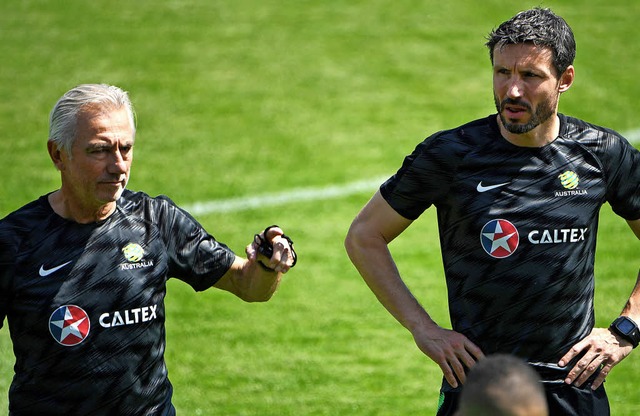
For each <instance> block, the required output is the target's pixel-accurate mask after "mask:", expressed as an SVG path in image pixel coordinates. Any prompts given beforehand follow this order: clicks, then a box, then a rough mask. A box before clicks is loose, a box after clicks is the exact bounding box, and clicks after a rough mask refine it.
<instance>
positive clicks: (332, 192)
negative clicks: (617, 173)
mask: <svg viewBox="0 0 640 416" xmlns="http://www.w3.org/2000/svg"><path fill="white" fill-rule="evenodd" d="M623 136H624V137H626V138H627V139H628V140H629V141H630V142H631V143H639V142H640V129H636V130H631V131H628V132H626V133H625V134H623ZM387 178H388V176H387V177H381V178H373V179H365V180H361V181H356V182H348V183H345V184H342V185H329V186H323V187H314V188H311V187H310V188H296V189H292V190H290V191H284V192H278V193H270V194H260V195H255V196H246V197H237V198H229V199H219V200H213V201H202V202H195V203H193V204H191V205H184V209H186V210H187V211H188V212H190V213H191V214H193V215H205V214H213V213H220V212H238V211H245V210H249V209H254V208H261V207H266V206H277V205H284V204H287V203H291V202H303V201H307V202H308V201H325V200H328V199H336V198H341V197H344V196H349V195H355V194H359V193H363V192H373V191H375V190H376V189H377V188H378V187H379V186H380V185H381V184H382V182H384V181H385V180H386V179H387Z"/></svg>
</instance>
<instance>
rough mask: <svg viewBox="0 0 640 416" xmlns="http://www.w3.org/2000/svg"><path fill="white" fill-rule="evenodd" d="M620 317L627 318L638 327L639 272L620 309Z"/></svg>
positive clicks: (639, 308) (639, 314)
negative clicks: (624, 303)
mask: <svg viewBox="0 0 640 416" xmlns="http://www.w3.org/2000/svg"><path fill="white" fill-rule="evenodd" d="M621 315H625V316H628V317H629V318H631V319H633V320H634V321H635V322H636V323H637V324H639V325H640V272H639V273H638V277H637V278H636V284H635V286H634V287H633V290H632V291H631V295H630V296H629V299H628V300H627V303H626V305H625V306H624V308H623V309H622V313H621Z"/></svg>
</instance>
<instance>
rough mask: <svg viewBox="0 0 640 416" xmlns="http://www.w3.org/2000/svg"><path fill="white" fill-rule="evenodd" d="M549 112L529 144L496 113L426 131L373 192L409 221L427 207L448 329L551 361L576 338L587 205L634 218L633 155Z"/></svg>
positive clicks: (588, 261)
mask: <svg viewBox="0 0 640 416" xmlns="http://www.w3.org/2000/svg"><path fill="white" fill-rule="evenodd" d="M559 117H560V122H561V127H560V134H559V137H557V138H556V139H555V140H554V141H553V142H552V143H550V144H548V145H546V146H544V147H541V148H525V147H518V146H515V145H513V144H511V143H509V142H508V141H507V140H505V139H504V138H502V136H501V134H500V132H499V128H498V125H497V120H496V115H492V116H490V117H487V118H485V119H481V120H477V121H474V122H471V123H469V124H466V125H463V126H461V127H459V128H456V129H453V130H448V131H442V132H439V133H436V134H434V135H432V136H431V137H429V138H427V139H426V140H425V141H424V142H422V143H421V144H419V145H418V146H417V147H416V149H415V150H414V152H413V153H412V154H411V155H409V156H407V157H406V158H405V161H404V163H403V165H402V167H401V168H400V169H399V170H398V172H397V173H396V174H395V175H394V176H392V177H391V178H390V179H388V180H387V181H386V182H385V183H384V184H383V185H382V186H381V189H380V191H381V194H382V196H383V197H384V198H385V200H386V201H387V202H388V203H389V204H390V205H391V207H392V208H393V209H394V210H395V211H396V212H398V213H399V214H400V215H402V216H403V217H405V218H408V219H411V220H414V219H416V218H418V217H419V216H420V215H421V213H422V212H423V211H424V210H425V209H427V208H428V207H430V206H432V205H433V206H435V208H436V210H437V218H438V232H439V238H440V246H441V252H442V258H443V264H444V271H445V277H446V283H447V290H448V300H449V313H450V317H451V323H452V326H453V329H454V330H456V331H459V332H461V333H463V334H464V335H466V336H467V337H468V338H469V339H471V340H472V341H473V342H474V343H476V345H478V346H479V347H480V348H481V349H482V350H483V352H484V353H485V354H489V353H497V352H503V353H511V354H515V355H518V356H520V357H523V358H524V359H527V360H529V361H531V362H543V363H545V362H546V363H556V362H557V361H558V360H559V359H560V357H562V356H563V355H564V354H565V353H566V352H567V351H568V349H569V348H570V347H571V346H573V345H574V344H575V343H576V342H578V341H579V340H580V339H582V338H584V337H585V336H586V335H588V334H589V333H590V331H591V329H592V327H593V325H594V311H593V298H594V255H595V245H596V232H597V228H598V213H599V210H600V208H601V206H602V205H603V204H604V203H605V202H608V203H609V204H610V205H611V207H612V208H613V210H614V211H615V212H616V213H617V214H618V215H620V216H621V217H623V218H625V219H627V220H636V219H638V218H640V191H639V187H640V169H639V166H640V152H638V150H636V149H635V148H634V147H633V146H631V145H630V144H629V143H628V142H627V141H626V140H625V139H624V138H622V137H621V136H620V135H618V134H617V133H615V132H613V131H611V130H608V129H604V128H601V127H597V126H594V125H591V124H588V123H585V122H583V121H581V120H578V119H575V118H570V117H567V116H564V115H559ZM427 238H428V237H427ZM425 240H426V241H431V239H425Z"/></svg>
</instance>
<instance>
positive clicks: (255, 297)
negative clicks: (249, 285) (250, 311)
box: [240, 292, 273, 303]
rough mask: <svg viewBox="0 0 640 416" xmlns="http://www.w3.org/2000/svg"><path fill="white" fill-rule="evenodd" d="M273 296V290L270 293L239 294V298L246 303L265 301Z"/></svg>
mask: <svg viewBox="0 0 640 416" xmlns="http://www.w3.org/2000/svg"><path fill="white" fill-rule="evenodd" d="M272 297H273V292H270V293H259V294H253V293H252V294H245V295H243V296H240V299H242V300H243V301H245V302H247V303H261V302H267V301H269V300H270V299H271V298H272Z"/></svg>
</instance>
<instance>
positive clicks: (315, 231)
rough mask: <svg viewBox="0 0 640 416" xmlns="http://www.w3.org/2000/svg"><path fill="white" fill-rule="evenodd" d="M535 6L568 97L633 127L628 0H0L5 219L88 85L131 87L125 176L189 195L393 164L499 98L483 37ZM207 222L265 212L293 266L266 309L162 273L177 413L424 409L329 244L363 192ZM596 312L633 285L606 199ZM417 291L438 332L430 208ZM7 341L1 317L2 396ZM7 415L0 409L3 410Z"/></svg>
mask: <svg viewBox="0 0 640 416" xmlns="http://www.w3.org/2000/svg"><path fill="white" fill-rule="evenodd" d="M537 5H542V6H546V7H551V8H553V9H554V10H555V11H556V12H558V13H559V14H560V15H562V16H563V17H565V19H566V20H567V21H568V22H569V24H570V25H571V26H572V28H573V29H574V32H575V35H576V39H577V44H578V55H577V59H576V74H577V78H576V83H575V84H574V85H573V87H572V88H571V90H570V91H569V92H568V93H566V94H565V95H563V97H562V99H561V107H560V109H561V111H562V112H564V113H567V114H571V115H574V116H577V117H581V118H584V119H586V120H587V121H590V122H593V123H596V124H601V125H605V126H607V127H611V128H614V129H616V130H618V131H621V132H631V131H637V129H638V128H640V122H638V120H637V117H636V114H637V113H638V103H637V97H638V96H640V85H639V83H638V82H637V76H636V72H637V67H638V62H640V46H638V44H637V42H636V39H637V18H638V16H639V15H640V4H637V3H635V2H628V1H625V0H608V1H604V0H591V1H589V2H583V3H581V4H576V3H575V2H573V1H571V0H557V1H544V2H540V1H522V2H518V4H517V5H516V4H513V3H507V2H504V1H498V0H490V1H484V2H481V3H480V2H474V1H471V0H466V1H457V2H436V1H433V0H424V1H415V0H405V1H401V2H392V1H383V0H367V1H365V0H354V1H349V2H343V1H337V0H323V1H314V0H299V1H293V0H235V1H233V2H228V1H227V2H225V1H204V0H183V1H149V0H141V1H136V2H129V1H124V0H115V1H105V0H96V1H92V2H86V1H80V0H71V1H65V2H49V1H44V0H39V1H38V0H35V1H26V0H25V1H18V0H5V1H3V2H2V3H0V40H1V41H0V56H2V65H0V97H2V100H0V143H2V146H3V150H4V151H3V152H0V166H1V172H2V180H1V181H0V217H3V216H5V215H6V214H8V213H9V212H11V211H13V210H15V209H17V208H18V207H20V206H21V205H23V204H25V203H27V202H29V201H31V200H33V199H35V198H36V197H38V196H39V195H41V194H44V193H46V192H49V191H51V190H54V189H56V188H57V187H58V183H59V176H58V173H57V172H56V171H55V170H54V168H53V166H52V165H51V162H50V161H49V160H48V157H47V154H46V138H47V133H48V132H47V128H48V126H47V124H48V123H47V117H48V113H49V111H50V109H51V107H52V106H53V104H54V103H55V101H56V100H57V99H58V98H59V96H60V95H61V94H63V93H64V92H65V91H67V90H68V89H70V88H71V87H73V86H75V85H77V84H79V83H85V82H105V83H110V84H115V85H118V86H120V87H122V88H124V89H125V90H128V91H130V94H131V97H132V100H133V102H134V105H135V106H136V109H137V114H138V138H137V142H136V150H135V152H136V155H135V163H134V166H133V171H132V179H131V181H130V184H129V187H130V188H131V189H134V190H143V191H145V192H147V193H149V194H151V195H157V194H161V193H162V194H166V195H168V196H170V197H171V198H172V199H174V200H175V201H176V202H177V203H179V204H181V205H189V204H193V203H195V202H197V201H207V200H217V199H226V198H232V197H245V196H252V195H265V194H273V193H278V192H282V191H287V190H290V189H296V188H301V187H313V188H316V187H324V186H329V185H340V184H345V183H350V182H353V181H359V180H368V179H371V178H376V177H381V176H388V175H391V174H392V173H393V172H394V171H395V170H396V169H397V168H398V167H399V165H400V163H401V162H402V158H403V157H404V156H405V155H406V154H407V153H409V152H410V151H411V150H412V149H413V147H414V146H415V145H416V144H417V143H418V142H419V141H421V140H422V139H423V138H424V137H425V136H427V135H428V134H430V133H432V132H434V131H436V130H439V129H444V128H450V127H454V126H456V125H459V124H461V123H463V122H465V121H468V120H471V119H475V118H479V117H483V116H485V115H487V114H489V113H491V112H493V111H494V108H493V104H492V96H491V70H490V66H489V60H488V55H487V51H486V48H485V47H484V37H485V36H486V34H487V33H488V32H489V30H490V29H492V28H493V27H494V26H496V25H498V24H499V23H500V22H502V21H504V20H505V19H507V18H509V17H511V16H512V15H513V14H514V13H516V12H517V11H519V10H522V9H525V8H528V7H533V6H537ZM374 190H375V189H374V188H372V189H371V190H370V192H363V193H358V194H354V195H350V196H345V197H343V198H340V199H333V200H326V201H313V202H298V203H289V204H286V205H282V206H276V207H273V206H269V207H265V208H264V209H253V210H244V211H243V210H239V211H234V212H225V213H210V214H202V215H198V219H199V220H200V221H201V222H202V223H203V224H204V225H205V227H206V228H207V229H208V230H209V231H210V232H211V233H212V234H214V235H215V236H216V237H217V238H218V239H220V240H222V241H224V242H226V243H228V244H229V245H230V246H231V247H232V248H234V249H235V250H236V251H237V252H238V253H242V251H243V248H244V246H245V245H246V244H247V243H248V242H249V241H250V239H251V236H252V234H253V233H254V232H256V231H258V230H260V229H262V228H264V227H265V226H266V225H269V224H272V223H278V224H280V225H282V226H283V228H285V230H286V231H287V233H288V234H290V235H291V236H292V237H293V238H294V239H295V241H296V249H297V251H298V253H299V254H300V263H299V266H298V267H297V268H296V269H295V270H293V271H292V272H291V273H290V274H288V275H287V276H286V277H285V281H284V283H283V285H282V287H281V289H280V290H279V292H278V293H277V294H276V296H275V297H274V298H273V299H272V301H270V302H268V303H266V304H256V305H254V304H244V303H242V302H241V301H239V300H237V299H236V298H234V297H233V296H231V295H229V294H227V293H222V292H219V291H208V292H205V293H201V294H194V293H193V292H192V291H191V289H190V288H189V287H187V286H186V285H184V284H182V283H180V282H174V281H171V282H170V284H169V290H168V296H167V300H166V303H167V316H168V322H167V329H168V347H167V362H168V367H169V374H170V378H171V380H172V383H173V384H174V387H175V394H174V402H175V404H176V406H177V408H178V411H179V414H182V415H410V414H435V408H436V405H437V397H438V389H439V386H440V378H441V375H440V372H439V369H438V368H437V366H435V365H434V364H433V363H432V362H430V361H429V359H428V358H426V357H425V356H423V355H422V354H420V353H419V351H418V350H417V348H416V347H415V346H414V344H413V341H412V339H411V337H410V335H409V334H408V332H406V331H405V330H404V329H403V328H402V327H400V326H399V325H398V324H397V323H396V322H395V321H393V319H392V318H391V317H390V316H389V315H388V314H387V313H386V312H385V311H384V310H383V308H382V307H381V306H380V305H379V304H378V303H377V301H376V300H375V297H374V296H373V295H372V294H371V293H370V292H369V291H368V289H367V288H366V286H365V285H364V283H363V282H362V281H361V279H360V277H359V276H358V275H357V273H356V272H355V270H354V269H353V267H352V266H351V264H350V263H349V261H348V259H347V257H346V255H345V253H344V250H343V248H342V241H343V239H344V235H345V233H346V230H347V228H348V226H349V224H350V222H351V220H352V218H353V217H354V216H355V214H356V213H357V212H358V210H359V209H360V208H361V207H362V205H364V203H366V201H367V200H368V198H369V197H370V196H371V194H372V193H373V192H374ZM600 226H601V227H600V228H601V232H600V237H599V240H600V241H599V245H598V251H599V253H598V261H597V265H596V266H597V276H598V280H597V298H596V311H597V320H598V325H601V326H606V325H608V324H609V322H610V321H611V320H612V319H613V318H614V317H616V316H617V315H618V313H619V311H620V309H621V308H622V306H623V304H624V302H625V300H626V299H627V296H628V294H629V292H630V291H631V288H632V286H633V283H634V280H635V275H636V273H637V269H638V265H637V263H636V262H634V260H636V259H637V247H638V245H637V241H636V240H635V238H633V236H632V234H631V233H630V232H629V230H628V228H627V226H626V224H625V223H624V221H622V220H620V219H619V218H616V217H615V216H614V215H613V214H612V213H611V211H610V210H609V209H608V207H605V209H604V210H603V214H602V218H601V224H600ZM391 248H392V250H393V252H394V255H395V257H396V260H397V263H398V266H399V268H400V270H401V272H402V273H403V274H404V276H405V279H406V281H407V283H408V284H409V286H410V287H411V288H412V289H413V290H414V292H415V294H416V295H417V297H418V298H419V299H420V300H421V301H422V302H423V304H425V306H426V307H427V309H428V310H429V312H430V313H431V314H432V315H433V317H434V318H435V319H436V320H437V321H438V322H440V323H442V324H443V325H448V311H447V308H446V291H445V286H444V282H443V278H442V266H441V261H440V253H439V248H438V244H437V230H436V226H435V216H434V213H433V212H431V211H429V212H427V213H426V214H425V215H424V216H423V218H421V219H420V220H419V221H416V222H415V223H414V224H413V225H412V227H411V228H410V229H409V230H408V231H407V232H406V233H405V234H403V236H402V237H401V238H399V239H397V241H394V243H393V244H392V247H391ZM12 365H13V354H12V352H11V345H10V340H9V336H8V331H7V329H6V328H5V329H3V330H0V392H1V393H0V409H6V408H7V398H6V392H7V390H8V386H9V384H10V381H11V377H12ZM639 374H640V361H639V360H638V359H637V357H635V356H634V355H632V356H631V357H629V358H628V359H627V360H626V361H624V362H623V363H621V364H620V365H619V366H618V367H617V368H616V369H615V370H614V371H613V373H612V374H611V375H610V376H609V381H608V382H607V389H608V392H609V395H610V400H611V404H612V414H614V415H622V416H624V415H629V416H630V415H637V414H638V413H640V400H639V399H638V397H637V387H638V386H639V385H640V375H639ZM0 412H2V410H0Z"/></svg>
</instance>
